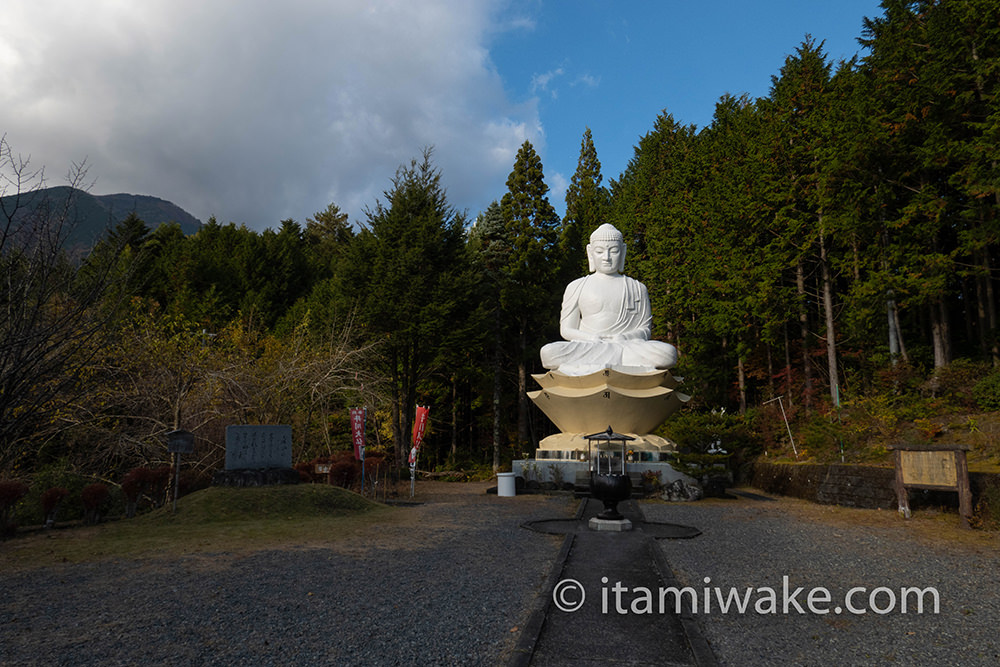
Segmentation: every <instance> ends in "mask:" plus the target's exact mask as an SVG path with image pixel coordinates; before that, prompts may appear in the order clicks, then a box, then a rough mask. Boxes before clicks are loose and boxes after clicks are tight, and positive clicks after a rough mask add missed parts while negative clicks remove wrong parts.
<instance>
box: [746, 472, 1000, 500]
mask: <svg viewBox="0 0 1000 667" xmlns="http://www.w3.org/2000/svg"><path fill="white" fill-rule="evenodd" d="M895 474H896V473H895V470H894V469H893V468H884V467H878V466H862V465H844V464H830V465H818V464H808V463H803V464H790V463H767V462H762V461H755V462H754V463H751V464H750V466H749V468H748V469H747V470H746V471H745V474H744V475H742V481H743V483H745V484H748V485H749V486H753V487H755V488H758V489H760V490H761V491H765V492H767V493H775V494H779V495H783V496H792V497H794V498H802V499H804V500H809V501H812V502H815V503H821V504H824V505H842V506H844V507H860V508H864V509H877V508H882V509H896V507H897V503H896V491H895V489H894V488H893V482H894V481H895ZM969 486H971V487H972V504H973V507H975V504H976V502H977V501H978V499H979V496H980V494H981V493H982V491H983V489H984V488H986V487H987V486H992V487H995V488H1000V475H998V474H996V473H977V472H973V473H969ZM910 504H911V507H912V506H917V507H919V506H924V507H928V506H933V505H944V506H952V505H953V506H954V507H955V508H956V511H957V508H958V497H957V495H956V494H955V493H954V492H947V491H921V490H917V489H911V490H910Z"/></svg>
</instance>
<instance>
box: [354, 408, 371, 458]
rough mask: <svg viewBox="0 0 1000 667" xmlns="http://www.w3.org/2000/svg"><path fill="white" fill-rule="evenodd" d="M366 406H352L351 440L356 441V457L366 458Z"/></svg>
mask: <svg viewBox="0 0 1000 667" xmlns="http://www.w3.org/2000/svg"><path fill="white" fill-rule="evenodd" d="M366 413H367V409H366V408H351V440H352V442H353V443H354V458H356V459H358V460H359V461H364V460H365V417H366Z"/></svg>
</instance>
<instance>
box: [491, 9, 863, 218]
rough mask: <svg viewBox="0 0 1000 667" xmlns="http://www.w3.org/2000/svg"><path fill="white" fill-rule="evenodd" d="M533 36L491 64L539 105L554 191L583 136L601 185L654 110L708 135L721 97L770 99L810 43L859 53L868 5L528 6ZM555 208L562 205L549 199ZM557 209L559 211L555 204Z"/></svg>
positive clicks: (508, 41) (502, 49) (839, 54)
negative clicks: (593, 152)
mask: <svg viewBox="0 0 1000 667" xmlns="http://www.w3.org/2000/svg"><path fill="white" fill-rule="evenodd" d="M525 8H526V15H529V16H531V17H532V20H533V21H534V27H533V28H532V29H530V30H523V31H512V32H511V33H509V34H506V35H504V36H503V37H502V39H499V40H498V41H497V43H496V44H495V45H494V47H493V48H492V49H491V56H492V58H493V60H494V62H495V63H496V66H497V69H498V71H500V72H501V74H502V76H503V78H504V81H505V82H506V85H507V86H508V87H509V89H510V91H511V94H512V96H513V97H514V98H515V99H530V98H532V97H535V98H537V104H538V113H539V117H540V118H541V121H542V127H543V129H544V144H545V149H544V155H543V164H544V166H545V168H546V174H547V175H548V174H549V173H550V172H551V173H552V176H553V179H550V180H553V181H559V182H549V186H550V188H553V190H556V189H559V190H560V191H561V190H562V188H563V187H564V185H562V183H561V180H562V179H563V178H565V179H568V178H570V177H572V174H573V172H574V170H575V169H576V161H577V158H578V156H579V151H580V141H581V138H582V135H583V132H584V129H585V128H587V127H590V129H591V132H592V134H593V137H594V143H595V146H596V148H597V154H598V158H599V159H600V160H601V165H602V171H603V174H604V182H605V184H607V182H608V181H609V180H610V179H612V178H618V176H619V175H620V174H621V173H622V171H624V169H625V168H626V166H627V165H628V161H629V160H630V159H631V158H632V156H633V154H634V153H633V150H634V146H635V145H636V144H637V143H638V140H639V138H640V137H641V136H642V135H644V134H645V133H647V132H648V131H649V130H651V129H652V127H653V121H654V120H655V118H656V117H657V115H658V114H659V113H661V111H666V112H667V113H670V114H671V115H673V117H674V119H675V120H677V121H678V122H680V123H683V124H693V125H695V126H697V127H699V128H702V127H705V126H707V125H709V124H710V123H711V121H712V115H713V113H714V112H715V104H716V102H718V100H719V98H720V97H722V95H723V94H726V93H729V94H732V95H740V94H743V93H746V94H748V95H750V96H751V97H752V98H757V97H763V96H766V95H767V94H768V93H769V90H770V86H771V77H772V76H774V75H777V74H778V73H779V72H780V70H781V67H782V65H783V63H784V61H785V58H786V57H787V56H788V55H789V54H792V53H794V51H795V49H796V47H798V46H799V45H800V44H801V43H802V42H803V41H804V39H805V38H806V35H807V34H810V35H812V37H813V38H814V39H816V40H817V41H824V42H825V49H826V52H827V54H828V55H829V57H830V59H831V60H832V61H833V62H837V61H839V60H840V59H849V58H851V57H853V56H854V55H856V54H859V52H860V51H861V47H860V46H859V44H858V43H857V38H858V37H860V36H861V33H862V28H863V18H864V17H865V16H869V17H875V16H879V15H881V10H880V8H879V4H878V2H874V1H872V0H841V1H839V2H822V1H813V0H769V1H765V2H739V1H728V0H702V1H700V2H686V1H677V0H668V1H663V2H624V3H608V2H596V1H594V0H581V1H579V2H547V3H526V4H525ZM556 199H558V201H556ZM556 199H554V200H553V203H554V204H557V205H558V208H559V210H560V212H562V210H563V202H562V197H558V198H556Z"/></svg>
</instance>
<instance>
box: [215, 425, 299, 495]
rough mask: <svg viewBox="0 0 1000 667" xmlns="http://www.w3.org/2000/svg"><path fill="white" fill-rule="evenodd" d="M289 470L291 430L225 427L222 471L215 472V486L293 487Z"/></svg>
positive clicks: (295, 478)
mask: <svg viewBox="0 0 1000 667" xmlns="http://www.w3.org/2000/svg"><path fill="white" fill-rule="evenodd" d="M298 481H299V473H298V471H296V470H295V469H294V468H292V427H291V426H287V425H276V424H264V425H253V424H234V425H231V426H227V427H226V468H225V470H218V471H216V473H215V475H214V477H213V479H212V483H213V484H214V485H216V486H265V485H269V484H296V483H298Z"/></svg>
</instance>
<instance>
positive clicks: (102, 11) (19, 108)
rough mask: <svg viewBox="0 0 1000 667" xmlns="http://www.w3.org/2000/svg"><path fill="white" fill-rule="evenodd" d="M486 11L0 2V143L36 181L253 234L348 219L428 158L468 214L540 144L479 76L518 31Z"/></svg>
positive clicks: (426, 4) (534, 124)
mask: <svg viewBox="0 0 1000 667" xmlns="http://www.w3.org/2000/svg"><path fill="white" fill-rule="evenodd" d="M494 1H495V0H480V1H478V2H468V1H467V0H425V1H422V2H419V3H411V2H403V1H393V0H341V1H339V2H334V3H331V2H328V1H323V0H289V1H287V2H283V3H275V2H269V1H267V0H251V1H247V0H244V1H241V2H237V1H236V0H228V1H222V0H217V1H213V2H207V3H206V2H203V0H144V1H143V2H120V1H114V0H88V2H85V3H69V2H39V1H38V0H12V1H9V2H8V3H7V5H5V9H4V12H3V14H2V15H0V34H3V35H4V39H5V41H4V43H3V44H2V46H0V133H4V132H5V133H6V134H7V139H8V141H9V142H10V144H11V145H12V147H13V148H14V149H15V150H17V151H20V152H22V153H30V154H32V156H33V163H35V164H45V165H46V166H47V167H48V170H49V173H62V172H63V171H64V170H65V167H66V166H68V165H69V163H70V162H71V161H74V160H80V159H82V158H83V157H86V158H87V160H88V163H89V164H90V166H91V172H90V175H91V176H92V177H95V178H96V179H97V184H96V186H95V187H94V188H93V192H95V193H98V194H104V193H110V192H121V191H126V192H133V193H139V194H152V195H155V196H159V197H164V198H166V199H170V200H171V201H173V202H175V203H176V204H178V205H180V206H182V207H184V208H186V209H188V210H189V211H190V212H191V213H193V214H194V215H196V216H197V217H200V218H202V219H203V220H204V219H206V218H207V217H208V216H209V215H216V216H217V217H218V218H219V219H220V221H223V222H225V221H229V220H234V221H238V222H246V223H247V224H248V225H250V226H252V227H255V228H258V229H260V228H263V227H265V226H277V224H278V222H279V220H281V219H282V218H286V217H294V218H296V219H297V220H299V221H302V220H304V219H305V218H306V217H308V216H310V215H312V214H313V213H314V212H316V211H320V210H322V209H324V208H326V205H327V204H328V203H330V202H335V203H337V204H338V205H339V206H341V208H343V209H345V210H347V211H349V212H350V213H351V215H352V218H353V219H355V220H356V221H357V220H360V217H361V210H362V209H363V208H364V207H365V206H371V205H372V204H374V202H375V200H376V198H377V197H378V196H380V194H381V193H382V191H383V190H385V189H386V187H388V185H389V179H390V178H391V177H392V175H393V174H394V173H395V170H396V168H397V167H398V166H399V165H400V164H404V163H406V164H408V163H409V161H410V160H411V159H412V158H415V157H419V155H420V152H421V150H422V149H423V148H424V147H425V146H434V149H435V150H434V155H435V164H436V165H437V166H438V167H439V168H440V169H441V170H442V174H443V181H444V184H445V186H446V187H447V188H448V193H449V197H450V199H451V201H452V204H454V205H456V206H458V207H460V208H466V207H468V208H470V209H476V210H471V211H470V213H471V214H472V215H475V214H476V213H477V212H478V208H481V207H485V206H486V205H487V204H488V203H489V201H490V200H492V199H493V198H497V197H500V196H501V195H502V194H503V188H504V181H505V179H506V176H507V174H508V173H509V171H510V168H511V165H512V164H513V158H514V154H515V153H516V151H517V147H518V146H520V144H521V143H522V142H523V141H524V140H525V139H530V140H532V141H533V142H538V141H541V140H542V136H541V131H540V123H539V121H538V111H537V108H536V106H535V105H534V104H525V105H520V106H518V105H514V104H512V103H511V102H510V101H509V100H508V99H507V97H506V95H505V93H504V87H503V83H502V81H501V80H500V78H499V76H498V75H497V73H496V72H495V70H494V68H493V67H492V65H491V63H490V60H489V55H488V52H487V50H486V46H485V44H486V42H487V40H488V38H489V36H490V35H491V34H494V33H495V32H496V31H497V30H498V29H499V28H498V26H502V25H509V26H510V27H511V29H523V28H524V27H525V26H524V25H523V22H518V21H516V20H515V21H508V22H507V23H506V24H505V23H504V19H503V17H501V16H499V7H498V6H495V5H494ZM53 184H54V183H53Z"/></svg>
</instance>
